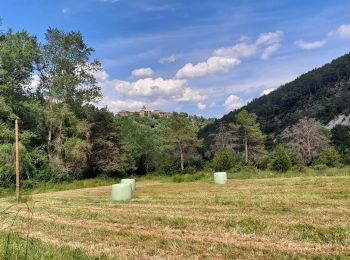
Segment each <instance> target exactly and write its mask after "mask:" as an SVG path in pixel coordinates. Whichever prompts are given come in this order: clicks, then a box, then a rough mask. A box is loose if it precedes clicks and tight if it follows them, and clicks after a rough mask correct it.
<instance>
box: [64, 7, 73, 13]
mask: <svg viewBox="0 0 350 260" xmlns="http://www.w3.org/2000/svg"><path fill="white" fill-rule="evenodd" d="M62 13H63V14H70V13H71V9H70V8H69V7H65V8H63V9H62Z"/></svg>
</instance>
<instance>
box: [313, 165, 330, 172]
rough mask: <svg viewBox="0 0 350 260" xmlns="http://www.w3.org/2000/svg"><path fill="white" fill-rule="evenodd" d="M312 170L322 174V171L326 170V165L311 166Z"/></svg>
mask: <svg viewBox="0 0 350 260" xmlns="http://www.w3.org/2000/svg"><path fill="white" fill-rule="evenodd" d="M312 169H314V170H316V171H320V172H322V171H324V170H326V169H327V165H325V164H316V165H313V166H312Z"/></svg>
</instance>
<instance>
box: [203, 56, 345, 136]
mask: <svg viewBox="0 0 350 260" xmlns="http://www.w3.org/2000/svg"><path fill="white" fill-rule="evenodd" d="M243 109H246V110H248V111H249V112H251V113H255V114H256V115H257V120H258V122H259V123H260V125H261V128H262V131H263V132H264V133H265V134H268V135H272V136H276V135H278V134H279V133H280V132H281V131H282V130H283V129H285V128H286V127H288V126H291V125H293V124H295V123H296V122H297V121H298V120H299V119H301V118H303V117H310V118H315V119H317V120H319V121H320V122H321V123H323V124H325V125H326V124H327V123H329V122H330V121H332V120H335V119H336V118H337V117H338V116H340V115H344V116H348V115H349V114H350V53H347V54H345V55H343V56H341V57H339V58H337V59H334V60H332V61H331V62H330V63H327V64H325V65H323V66H321V67H319V68H315V69H313V70H311V71H309V72H306V73H304V74H302V75H300V76H299V77H297V78H296V79H295V80H293V81H291V82H289V83H286V84H284V85H282V86H280V87H279V88H278V89H276V90H274V91H272V92H271V93H269V94H267V95H263V96H261V97H259V98H256V99H254V100H252V101H251V102H250V103H248V104H247V105H245V106H243V107H242V108H240V109H237V110H234V111H231V112H229V113H228V114H226V115H224V116H223V117H222V118H221V119H218V120H217V121H216V122H214V123H213V124H211V125H209V126H207V127H206V128H204V129H202V131H201V132H200V136H201V137H205V138H209V135H210V133H213V132H214V131H215V129H216V126H217V124H218V123H219V122H221V121H224V122H226V123H231V122H234V121H235V115H236V114H237V113H239V112H240V111H241V110H243ZM209 139H210V138H209Z"/></svg>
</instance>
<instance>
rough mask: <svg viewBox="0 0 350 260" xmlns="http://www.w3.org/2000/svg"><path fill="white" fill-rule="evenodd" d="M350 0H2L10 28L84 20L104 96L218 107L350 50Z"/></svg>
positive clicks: (224, 108) (113, 101) (128, 104)
mask: <svg viewBox="0 0 350 260" xmlns="http://www.w3.org/2000/svg"><path fill="white" fill-rule="evenodd" d="M349 10H350V1H336V0H335V1H322V0H318V1H307V0H304V1H301V0H293V1H292V0H286V1H282V0H280V1H272V0H271V1H268V0H265V1H249V0H244V1H243V0H242V1H235V0H231V1H229V0H217V1H214V0H191V1H190V0H187V1H186V0H171V1H170V0H84V1H82V0H80V1H78V0H62V1H44V0H37V1H34V0H11V1H10V0H3V1H1V6H0V17H2V20H3V28H10V27H11V28H13V29H15V30H22V29H24V30H26V31H28V32H29V33H31V34H35V35H37V36H38V38H39V40H41V41H42V40H43V37H44V33H45V31H46V29H47V28H48V27H57V28H60V29H62V30H66V31H70V30H79V31H81V32H82V34H83V36H84V38H85V40H86V42H87V43H88V44H89V45H90V46H91V47H93V48H94V49H95V53H94V58H96V59H98V60H100V61H101V62H102V65H103V71H102V72H101V73H99V74H98V75H96V77H97V78H98V80H99V82H100V83H99V84H101V86H102V89H103V94H104V98H103V100H102V101H101V102H100V106H108V108H109V109H110V110H113V111H114V112H118V111H120V110H123V109H125V110H138V109H140V107H141V106H142V105H147V106H148V107H150V108H152V109H163V110H166V111H185V112H188V113H190V114H198V115H203V116H206V117H220V116H222V115H223V114H225V113H227V112H228V111H231V110H233V109H236V108H238V107H240V106H242V105H244V104H246V103H247V102H249V101H250V100H252V99H253V98H257V97H259V96H260V95H262V93H268V92H269V91H271V90H273V89H275V88H277V87H278V86H280V85H282V84H284V83H287V82H289V81H291V80H293V79H295V78H296V77H297V76H299V75H301V74H302V73H305V72H307V71H309V70H311V69H313V68H315V67H319V66H321V65H323V64H325V63H327V62H329V61H331V60H332V59H334V58H337V57H339V56H341V55H343V54H345V53H348V52H349V51H350V12H349Z"/></svg>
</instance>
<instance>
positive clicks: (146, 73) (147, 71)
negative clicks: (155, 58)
mask: <svg viewBox="0 0 350 260" xmlns="http://www.w3.org/2000/svg"><path fill="white" fill-rule="evenodd" d="M131 74H132V75H133V76H135V77H138V78H149V77H152V75H153V70H152V69H151V68H140V69H136V70H133V71H132V72H131Z"/></svg>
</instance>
